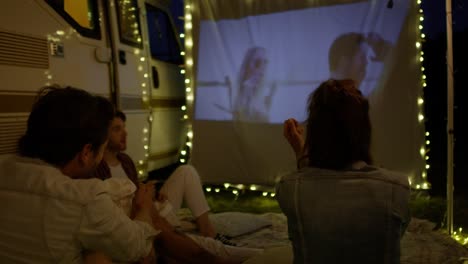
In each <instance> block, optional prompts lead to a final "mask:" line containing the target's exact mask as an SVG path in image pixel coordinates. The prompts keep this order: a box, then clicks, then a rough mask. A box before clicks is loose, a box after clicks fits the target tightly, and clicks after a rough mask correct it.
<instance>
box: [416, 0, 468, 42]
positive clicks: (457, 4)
mask: <svg viewBox="0 0 468 264" xmlns="http://www.w3.org/2000/svg"><path fill="white" fill-rule="evenodd" d="M422 8H423V11H424V29H423V31H424V33H426V35H427V36H428V37H429V38H435V37H436V36H437V35H439V34H445V32H446V27H447V26H446V13H445V0H423V1H422ZM452 11H453V31H454V32H458V31H463V30H466V29H467V28H468V0H452Z"/></svg>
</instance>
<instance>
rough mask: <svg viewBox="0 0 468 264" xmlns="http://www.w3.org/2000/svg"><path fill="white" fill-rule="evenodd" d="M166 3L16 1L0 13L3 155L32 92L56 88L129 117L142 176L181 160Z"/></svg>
mask: <svg viewBox="0 0 468 264" xmlns="http://www.w3.org/2000/svg"><path fill="white" fill-rule="evenodd" d="M169 4H170V1H169V0H164V1H163V0H93V1H91V0H15V1H3V2H2V7H1V9H0V80H1V83H0V155H4V154H10V153H15V152H16V147H17V141H18V139H19V138H20V137H21V135H23V134H24V132H25V129H26V121H27V118H28V114H29V112H30V110H31V106H32V104H33V102H34V100H35V97H36V95H37V91H38V90H39V89H40V88H41V87H43V86H45V85H53V84H58V85H61V86H73V87H78V88H81V89H84V90H86V91H88V92H90V93H92V94H95V95H101V96H104V97H106V98H109V99H110V100H111V101H112V102H113V103H114V104H115V105H116V107H117V108H119V109H121V110H122V111H123V112H124V113H125V114H126V115H127V122H126V125H127V131H128V149H127V153H128V154H129V155H130V156H131V157H132V158H133V160H134V161H135V164H136V165H137V168H138V171H139V174H140V177H142V178H143V177H145V175H147V172H148V171H152V170H155V169H159V168H163V167H165V166H168V165H171V164H174V163H176V162H177V161H178V158H179V157H178V155H179V153H180V151H181V149H182V147H183V146H185V140H186V134H187V120H186V115H185V113H184V111H183V109H185V108H186V107H185V87H184V76H183V73H184V69H183V56H182V55H181V54H183V52H181V46H180V40H179V39H178V36H179V35H178V34H177V33H176V31H175V26H174V21H173V19H172V17H171V14H170V12H169Z"/></svg>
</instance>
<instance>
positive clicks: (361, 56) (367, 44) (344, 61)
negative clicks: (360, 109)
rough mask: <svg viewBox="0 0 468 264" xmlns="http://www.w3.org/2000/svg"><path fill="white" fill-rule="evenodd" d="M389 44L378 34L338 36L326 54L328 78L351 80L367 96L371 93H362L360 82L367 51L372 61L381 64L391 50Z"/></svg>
mask: <svg viewBox="0 0 468 264" xmlns="http://www.w3.org/2000/svg"><path fill="white" fill-rule="evenodd" d="M391 47H392V46H391V43H390V42H388V41H386V40H384V39H383V38H382V37H381V36H380V35H379V34H378V33H375V32H372V33H368V34H366V35H365V34H362V33H355V32H350V33H346V34H343V35H340V36H338V37H337V38H336V39H335V40H334V41H333V43H332V45H331V47H330V50H329V52H328V63H329V69H330V77H331V78H332V79H352V80H354V81H355V82H356V85H357V87H358V88H359V89H360V90H361V92H362V93H363V94H364V95H365V96H368V95H369V94H370V92H371V91H363V87H362V85H361V84H362V82H363V81H364V79H365V78H366V73H367V64H368V63H369V60H368V56H367V53H368V49H369V48H371V49H372V51H373V53H374V56H373V57H371V58H370V59H371V60H372V61H379V62H383V61H384V59H385V58H386V56H387V54H388V53H389V51H390V49H391Z"/></svg>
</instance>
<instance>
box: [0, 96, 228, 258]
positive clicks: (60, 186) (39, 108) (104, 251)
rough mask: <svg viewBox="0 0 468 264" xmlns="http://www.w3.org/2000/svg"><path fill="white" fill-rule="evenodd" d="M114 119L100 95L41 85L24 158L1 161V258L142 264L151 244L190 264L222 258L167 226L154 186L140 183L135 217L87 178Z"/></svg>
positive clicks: (101, 185)
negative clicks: (156, 206)
mask: <svg viewBox="0 0 468 264" xmlns="http://www.w3.org/2000/svg"><path fill="white" fill-rule="evenodd" d="M113 117H114V108H113V106H112V104H111V103H110V102H109V101H108V100H107V99H105V98H103V97H99V96H93V95H91V94H89V93H88V92H85V91H83V90H80V89H76V88H71V87H66V88H60V87H45V88H44V89H42V90H41V92H40V94H39V97H38V99H37V101H36V102H35V104H34V105H33V108H32V111H31V114H30V115H29V118H28V123H27V130H26V134H25V135H24V136H23V137H22V138H21V140H20V142H19V155H13V156H7V157H3V158H2V159H0V207H1V208H2V214H0V241H1V243H0V263H82V262H83V261H92V260H96V261H108V258H107V257H103V256H108V257H109V258H110V259H112V260H116V261H138V260H139V259H142V258H143V257H145V256H147V255H148V254H150V252H151V250H152V249H153V242H155V243H156V244H157V245H158V248H159V249H160V250H163V251H164V252H165V254H168V255H171V256H176V258H175V259H177V260H179V261H183V262H185V263H225V262H224V260H222V259H220V258H218V257H215V256H213V255H212V254H210V253H208V252H207V251H206V250H204V249H202V248H201V247H199V246H198V245H196V244H195V243H194V242H193V241H192V240H190V239H188V238H186V237H184V236H180V235H178V234H177V233H176V232H175V231H174V230H173V229H172V227H170V226H168V225H166V224H165V222H164V220H163V219H162V217H160V216H159V214H158V213H157V211H155V210H154V206H153V201H152V199H153V196H154V189H153V188H152V186H150V185H140V187H139V189H138V191H137V192H136V194H135V198H134V199H133V203H134V204H135V212H134V219H133V220H131V219H130V218H129V217H128V216H127V215H125V214H124V213H123V212H122V211H121V210H120V209H119V208H118V207H117V206H116V205H115V204H114V202H113V201H112V200H111V197H110V195H109V192H111V191H112V190H110V189H109V186H107V185H106V184H105V183H103V182H102V181H100V180H97V179H89V178H91V177H92V175H93V173H94V170H95V169H96V167H97V166H98V164H99V163H100V161H101V159H102V157H103V153H104V150H105V148H106V144H107V139H108V131H109V125H110V122H111V121H112V119H113ZM87 252H89V254H87Z"/></svg>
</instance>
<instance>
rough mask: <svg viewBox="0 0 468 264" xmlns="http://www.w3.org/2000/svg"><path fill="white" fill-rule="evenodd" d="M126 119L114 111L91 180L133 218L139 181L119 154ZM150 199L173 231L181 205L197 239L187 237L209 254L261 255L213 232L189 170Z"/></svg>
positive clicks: (192, 170)
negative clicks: (108, 189)
mask: <svg viewBox="0 0 468 264" xmlns="http://www.w3.org/2000/svg"><path fill="white" fill-rule="evenodd" d="M126 119H127V118H126V116H125V114H124V113H123V112H121V111H116V114H115V116H114V118H113V120H112V122H111V127H110V131H109V141H108V144H107V148H106V150H105V152H104V158H103V159H102V161H101V163H100V164H99V166H98V168H97V170H96V171H95V173H94V177H96V178H98V179H101V180H104V182H105V183H107V184H108V185H109V186H112V187H111V189H112V190H113V191H112V193H111V197H113V201H114V202H116V204H117V205H118V206H119V207H120V208H121V209H122V210H123V211H124V212H125V213H126V214H127V215H129V217H133V216H132V211H133V209H132V199H131V197H132V195H133V193H134V192H135V191H136V190H137V189H138V186H139V180H138V174H137V170H136V167H135V165H134V163H133V161H132V159H131V158H130V157H129V156H128V155H127V154H125V153H124V152H123V151H125V150H126V148H127V131H126V127H125V122H126ZM149 184H150V183H149ZM154 198H155V202H154V205H155V208H156V209H157V210H158V211H159V214H160V215H161V216H162V217H163V218H164V219H165V220H167V222H168V223H169V224H170V225H171V226H173V227H180V226H181V223H180V221H179V219H178V218H177V215H176V214H177V211H178V210H179V209H180V208H181V206H182V203H183V202H184V203H185V204H186V205H187V207H188V208H189V209H190V211H191V212H192V214H193V216H194V217H195V222H196V224H197V227H198V231H199V233H200V235H201V236H198V235H189V237H190V238H191V239H192V240H194V241H195V242H196V243H197V244H198V245H200V246H201V247H202V248H204V249H206V250H208V251H209V252H211V253H212V254H214V255H217V256H220V257H223V258H226V259H230V260H233V261H243V260H245V259H247V258H249V257H251V256H253V255H255V254H258V253H259V252H261V250H257V249H249V248H241V247H235V244H234V243H232V242H231V241H230V240H229V239H227V238H226V237H225V236H223V235H220V234H217V233H216V232H215V230H214V227H213V225H212V223H211V221H210V219H209V217H208V216H209V212H210V208H209V206H208V202H207V201H206V198H205V195H204V193H203V188H202V185H201V181H200V176H199V175H198V172H197V171H196V169H195V168H194V167H193V166H191V165H182V166H179V167H178V168H177V169H176V170H175V171H174V172H173V173H172V174H171V175H170V176H169V178H168V179H167V180H166V181H165V183H164V184H163V186H162V188H161V190H160V192H158V193H157V194H156V196H155V197H154ZM223 244H224V245H223Z"/></svg>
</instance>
